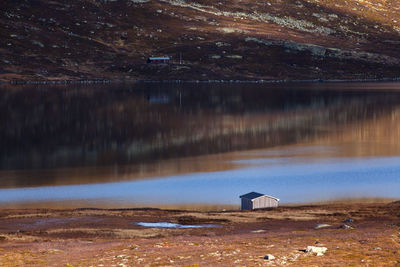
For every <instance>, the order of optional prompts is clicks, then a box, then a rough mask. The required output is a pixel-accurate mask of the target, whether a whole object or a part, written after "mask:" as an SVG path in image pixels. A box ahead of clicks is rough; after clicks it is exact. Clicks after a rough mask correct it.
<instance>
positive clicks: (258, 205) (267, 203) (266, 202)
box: [253, 196, 278, 209]
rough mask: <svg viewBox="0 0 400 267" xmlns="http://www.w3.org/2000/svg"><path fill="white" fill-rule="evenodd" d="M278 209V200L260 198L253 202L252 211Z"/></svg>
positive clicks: (265, 197) (266, 197)
mask: <svg viewBox="0 0 400 267" xmlns="http://www.w3.org/2000/svg"><path fill="white" fill-rule="evenodd" d="M276 207H278V200H276V199H275V198H270V197H268V196H262V197H259V198H256V199H254V200H253V209H262V208H276Z"/></svg>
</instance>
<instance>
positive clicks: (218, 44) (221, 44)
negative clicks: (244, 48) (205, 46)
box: [215, 42, 231, 47]
mask: <svg viewBox="0 0 400 267" xmlns="http://www.w3.org/2000/svg"><path fill="white" fill-rule="evenodd" d="M215 45H216V46H218V47H222V46H231V44H229V43H224V42H216V43H215Z"/></svg>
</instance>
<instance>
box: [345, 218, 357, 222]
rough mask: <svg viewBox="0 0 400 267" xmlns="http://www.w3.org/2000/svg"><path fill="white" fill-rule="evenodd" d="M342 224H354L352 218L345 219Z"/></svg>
mask: <svg viewBox="0 0 400 267" xmlns="http://www.w3.org/2000/svg"><path fill="white" fill-rule="evenodd" d="M343 222H344V223H352V222H354V219H353V218H347V219H346V220H344V221H343Z"/></svg>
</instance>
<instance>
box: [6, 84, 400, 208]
mask: <svg viewBox="0 0 400 267" xmlns="http://www.w3.org/2000/svg"><path fill="white" fill-rule="evenodd" d="M0 95H1V102H0V111H1V112H2V114H3V115H2V116H1V118H0V120H1V121H2V122H3V125H5V127H3V128H2V130H1V131H0V135H1V140H2V141H1V145H2V146H1V149H0V167H1V169H0V207H15V206H20V207H24V206H25V207H28V206H29V207H32V206H42V205H45V206H52V205H62V206H69V205H70V206H94V207H102V206H110V207H122V206H124V207H127V206H154V207H157V206H162V205H172V206H173V205H237V204H238V203H239V196H240V195H242V194H244V193H247V192H249V191H258V192H261V193H265V194H268V195H273V196H276V197H278V198H280V199H281V202H282V203H296V202H312V201H324V200H331V199H336V198H360V197H372V198H373V197H382V198H400V186H398V185H399V182H400V178H399V177H400V176H399V174H400V126H399V125H400V84H399V83H368V84H363V83H348V84H346V83H335V84H323V83H322V84H277V85H265V84H216V85H212V84H211V85H210V84H135V85H101V86H100V85H99V86H78V85H67V86H35V87H32V86H15V87H4V88H3V87H0ZM44 203H45V204H44ZM56 203H58V204H56ZM60 203H61V204H60Z"/></svg>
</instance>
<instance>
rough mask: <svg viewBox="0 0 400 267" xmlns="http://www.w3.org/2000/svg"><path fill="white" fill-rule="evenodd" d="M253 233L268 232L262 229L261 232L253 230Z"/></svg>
mask: <svg viewBox="0 0 400 267" xmlns="http://www.w3.org/2000/svg"><path fill="white" fill-rule="evenodd" d="M251 232H252V233H264V232H266V231H265V230H262V229H260V230H253V231H251Z"/></svg>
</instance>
